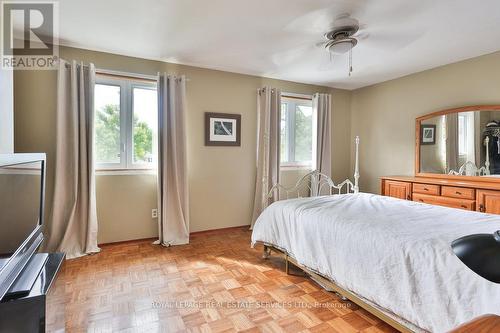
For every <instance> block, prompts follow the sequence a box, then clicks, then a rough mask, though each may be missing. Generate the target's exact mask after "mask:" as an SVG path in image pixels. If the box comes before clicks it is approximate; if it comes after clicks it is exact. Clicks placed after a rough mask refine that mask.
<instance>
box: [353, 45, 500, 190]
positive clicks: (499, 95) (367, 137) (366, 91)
mask: <svg viewBox="0 0 500 333" xmlns="http://www.w3.org/2000/svg"><path fill="white" fill-rule="evenodd" d="M474 104H500V52H497V53H493V54H489V55H486V56H482V57H478V58H474V59H469V60H465V61H462V62H459V63H455V64H450V65H446V66H442V67H438V68H435V69H432V70H428V71H424V72H421V73H417V74H412V75H409V76H406V77H403V78H399V79H396V80H392V81H388V82H384V83H380V84H377V85H374V86H370V87H365V88H362V89H358V90H355V91H354V92H353V94H352V96H351V112H352V118H351V137H353V136H354V135H360V136H361V148H360V160H361V179H360V184H361V189H362V190H363V191H369V192H374V193H378V192H379V190H380V186H379V177H380V176H383V175H413V173H414V156H415V148H414V145H415V142H414V140H415V139H414V138H415V118H416V117H418V116H421V115H423V114H426V113H429V112H433V111H438V110H441V109H446V108H452V107H458V106H464V105H474ZM352 162H353V156H352V155H351V164H352Z"/></svg>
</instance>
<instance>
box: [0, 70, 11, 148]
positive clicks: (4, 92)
mask: <svg viewBox="0 0 500 333" xmlns="http://www.w3.org/2000/svg"><path fill="white" fill-rule="evenodd" d="M13 86H14V82H13V73H12V70H7V69H0V154H1V153H11V152H12V151H13V150H14V109H13V97H14V95H13Z"/></svg>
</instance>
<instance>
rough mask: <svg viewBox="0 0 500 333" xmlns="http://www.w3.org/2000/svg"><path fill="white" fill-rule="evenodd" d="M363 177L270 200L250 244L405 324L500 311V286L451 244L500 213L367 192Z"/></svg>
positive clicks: (410, 327)
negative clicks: (331, 190)
mask: <svg viewBox="0 0 500 333" xmlns="http://www.w3.org/2000/svg"><path fill="white" fill-rule="evenodd" d="M357 164H358V163H356V165H357ZM356 169H357V168H356ZM358 176H359V175H358ZM323 179H324V180H325V177H324V176H323ZM326 183H327V184H331V183H332V182H331V180H329V179H328V180H326ZM349 183H350V182H349ZM355 183H356V184H352V183H351V185H352V186H351V189H350V190H349V191H348V192H351V193H346V194H337V195H318V196H313V197H307V198H295V199H288V200H280V201H276V202H274V203H272V204H271V205H270V206H269V207H267V208H266V209H265V210H264V211H263V212H262V214H261V215H260V216H259V218H258V219H257V221H256V223H255V225H254V228H253V232H252V246H253V245H255V244H257V243H261V244H264V245H265V251H266V255H267V254H268V251H269V250H270V249H271V250H274V251H275V252H276V253H278V254H281V255H282V256H283V257H284V258H285V259H286V260H287V262H288V261H290V262H292V263H294V264H296V265H297V266H299V267H301V268H302V269H304V270H305V271H306V272H308V273H309V274H310V275H311V277H312V278H314V279H316V280H317V281H318V282H319V283H320V284H322V285H323V286H325V287H329V288H330V289H332V290H334V291H337V292H339V293H340V294H342V295H343V296H346V297H347V298H349V299H350V300H352V301H355V302H356V303H358V304H359V305H361V306H363V307H364V308H365V309H367V310H369V311H370V312H372V313H373V314H375V315H377V316H378V317H380V318H381V319H383V320H384V321H386V322H388V323H389V324H391V325H392V326H394V327H396V328H397V329H399V330H402V331H409V332H419V331H431V332H446V331H448V330H450V329H452V328H455V327H457V326H458V325H459V324H462V323H464V322H466V321H469V320H471V319H473V318H476V317H478V316H480V315H483V314H487V313H492V314H500V285H499V284H494V283H492V282H489V281H487V280H485V279H483V278H481V277H480V276H478V275H476V274H475V273H474V272H472V271H471V270H469V269H468V268H467V267H466V266H465V265H464V264H463V263H462V262H461V261H460V260H459V259H458V258H457V257H456V256H455V255H454V253H453V252H452V249H451V247H450V244H451V242H452V241H453V240H454V239H456V238H458V237H461V236H464V235H468V234H474V233H493V232H494V231H496V230H498V229H500V217H499V216H498V215H490V214H484V213H479V212H472V211H463V210H458V209H453V208H446V207H439V206H431V205H427V204H422V203H417V202H412V201H406V200H400V199H395V198H391V197H383V196H379V195H375V194H368V193H359V192H358V191H357V179H356V182H355ZM318 194H320V193H318Z"/></svg>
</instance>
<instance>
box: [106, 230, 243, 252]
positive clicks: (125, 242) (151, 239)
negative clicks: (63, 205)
mask: <svg viewBox="0 0 500 333" xmlns="http://www.w3.org/2000/svg"><path fill="white" fill-rule="evenodd" d="M249 228H250V225H242V226H237V227H228V228H219V229H209V230H202V231H195V232H191V233H190V234H189V236H198V235H206V234H214V233H219V232H230V231H236V230H241V229H243V230H248V229H249ZM157 239H158V237H148V238H138V239H129V240H124V241H117V242H109V243H102V244H98V245H99V246H101V247H102V246H104V247H106V246H109V245H123V244H127V243H137V242H145V241H150V242H151V243H152V242H154V241H155V240H157Z"/></svg>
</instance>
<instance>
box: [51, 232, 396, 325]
mask: <svg viewBox="0 0 500 333" xmlns="http://www.w3.org/2000/svg"><path fill="white" fill-rule="evenodd" d="M51 302H52V303H51V304H50V305H49V307H48V309H49V313H48V318H47V324H48V328H49V331H57V328H58V327H59V328H60V330H61V331H62V330H65V331H66V332H273V333H274V332H338V333H350V332H365V333H382V332H395V330H394V329H393V328H391V327H390V326H388V325H387V324H385V323H383V322H382V321H381V320H379V319H377V318H376V317H374V316H372V315H371V314H369V313H368V312H366V311H365V310H363V309H361V308H359V307H358V306H356V305H355V304H351V303H350V302H342V301H341V300H340V299H339V298H338V297H337V296H336V295H334V294H332V293H329V292H327V291H325V290H323V289H322V288H321V287H320V286H318V285H317V284H316V283H314V282H313V281H312V280H310V279H309V278H307V277H306V276H305V275H304V274H303V273H302V272H301V271H300V270H298V269H296V268H293V267H292V268H291V274H290V275H287V274H285V271H284V262H283V261H282V260H281V259H279V258H271V259H268V260H264V259H262V248H261V247H260V246H259V247H257V248H256V249H251V248H250V231H248V230H246V228H241V229H233V230H230V231H219V232H211V233H205V234H197V235H193V236H192V237H191V244H189V245H185V246H176V247H171V248H165V247H160V246H157V245H152V244H150V242H149V241H137V242H132V243H125V244H118V245H108V246H104V247H103V248H102V252H101V253H99V254H96V255H92V256H86V257H83V258H78V259H73V260H68V261H66V263H65V265H64V268H63V272H62V274H61V276H60V278H59V280H58V281H57V283H56V285H55V287H54V292H53V297H52V299H51ZM57 305H59V306H62V305H64V314H63V313H62V312H61V310H59V311H56V308H57ZM51 309H52V310H51Z"/></svg>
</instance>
